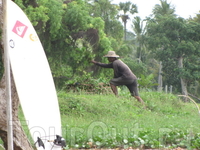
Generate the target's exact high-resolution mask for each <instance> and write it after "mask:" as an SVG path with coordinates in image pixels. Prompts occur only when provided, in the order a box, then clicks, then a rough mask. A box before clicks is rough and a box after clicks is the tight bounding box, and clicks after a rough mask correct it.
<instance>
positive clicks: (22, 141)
mask: <svg viewBox="0 0 200 150" xmlns="http://www.w3.org/2000/svg"><path fill="white" fill-rule="evenodd" d="M2 18H3V11H2V0H0V29H2V25H3V21H2V20H3V19H2ZM0 47H1V48H2V47H3V46H2V45H1V44H0ZM1 52H2V56H3V50H2V49H1ZM11 94H12V116H13V119H12V120H10V121H12V122H13V148H14V150H33V148H32V146H31V144H30V142H29V140H28V138H27V136H26V135H25V132H24V131H23V128H22V126H21V123H20V120H19V118H18V108H19V104H20V103H19V98H18V95H17V91H16V88H15V84H14V81H13V77H12V76H11ZM6 103H7V101H6V81H5V74H4V75H3V77H2V79H1V81H0V138H1V139H2V141H3V143H4V147H5V149H6V150H7V115H6Z"/></svg>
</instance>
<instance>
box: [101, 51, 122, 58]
mask: <svg viewBox="0 0 200 150" xmlns="http://www.w3.org/2000/svg"><path fill="white" fill-rule="evenodd" d="M103 57H119V55H116V53H115V51H108V54H107V55H105V56H103Z"/></svg>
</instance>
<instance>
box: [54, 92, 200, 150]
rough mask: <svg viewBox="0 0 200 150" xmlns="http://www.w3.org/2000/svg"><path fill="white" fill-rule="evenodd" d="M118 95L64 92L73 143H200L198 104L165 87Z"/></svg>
mask: <svg viewBox="0 0 200 150" xmlns="http://www.w3.org/2000/svg"><path fill="white" fill-rule="evenodd" d="M140 95H141V97H142V98H143V100H144V101H145V106H146V109H144V107H143V106H142V105H141V104H140V103H138V102H137V101H136V99H134V98H133V97H131V96H130V94H129V93H128V92H127V91H120V95H119V97H115V96H114V95H112V94H108V95H101V94H85V93H84V92H83V93H82V92H79V93H66V92H64V91H60V92H58V97H59V104H60V110H61V116H62V126H63V137H64V138H65V139H66V141H67V144H68V148H91V147H95V148H116V147H121V148H128V147H134V148H137V147H141V146H142V147H143V148H175V147H183V148H187V149H193V148H200V128H199V125H200V115H199V113H198V110H197V108H196V106H195V105H194V103H192V102H190V101H189V102H183V101H182V100H181V97H178V96H175V95H172V94H165V93H159V92H140Z"/></svg>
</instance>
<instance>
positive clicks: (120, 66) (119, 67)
mask: <svg viewBox="0 0 200 150" xmlns="http://www.w3.org/2000/svg"><path fill="white" fill-rule="evenodd" d="M96 65H98V66H101V67H104V68H113V70H114V78H118V77H122V78H124V79H137V77H136V76H135V75H134V74H133V72H132V71H131V70H130V68H129V67H128V66H127V65H126V64H125V63H124V62H122V61H121V60H119V59H116V60H115V61H113V62H112V63H110V64H104V63H100V62H97V63H96Z"/></svg>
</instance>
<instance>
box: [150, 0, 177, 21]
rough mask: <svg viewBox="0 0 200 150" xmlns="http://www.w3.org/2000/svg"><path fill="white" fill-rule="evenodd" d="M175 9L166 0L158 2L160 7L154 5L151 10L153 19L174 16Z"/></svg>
mask: <svg viewBox="0 0 200 150" xmlns="http://www.w3.org/2000/svg"><path fill="white" fill-rule="evenodd" d="M174 13H175V8H174V6H172V5H171V4H170V3H168V2H167V0H160V5H159V4H156V5H155V7H154V9H153V14H154V15H155V18H157V19H159V18H160V17H161V16H176V15H175V14H174Z"/></svg>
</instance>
